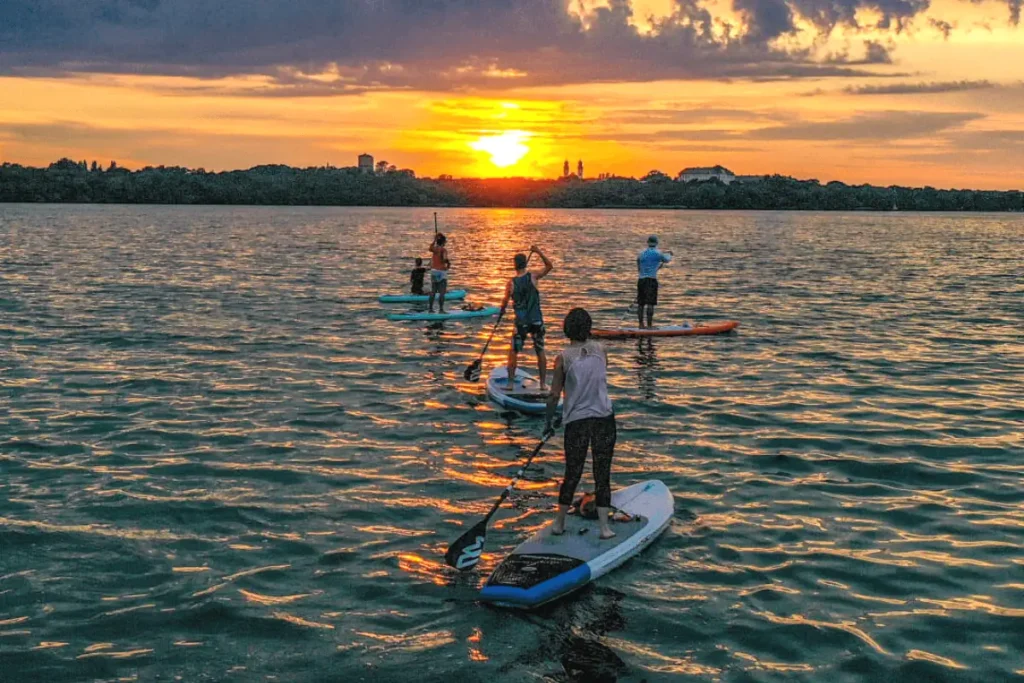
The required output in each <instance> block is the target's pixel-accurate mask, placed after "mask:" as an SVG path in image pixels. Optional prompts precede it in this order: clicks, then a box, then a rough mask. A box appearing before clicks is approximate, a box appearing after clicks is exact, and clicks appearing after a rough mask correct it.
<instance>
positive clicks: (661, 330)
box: [591, 320, 740, 338]
mask: <svg viewBox="0 0 1024 683" xmlns="http://www.w3.org/2000/svg"><path fill="white" fill-rule="evenodd" d="M739 325H740V323H739V321H737V320H723V321H721V322H717V323H707V324H701V325H667V326H665V327H622V328H617V329H608V330H593V331H591V334H592V335H593V336H595V337H604V338H611V337H690V336H693V335H701V334H724V333H726V332H731V331H733V330H735V329H736V328H737V327H739Z"/></svg>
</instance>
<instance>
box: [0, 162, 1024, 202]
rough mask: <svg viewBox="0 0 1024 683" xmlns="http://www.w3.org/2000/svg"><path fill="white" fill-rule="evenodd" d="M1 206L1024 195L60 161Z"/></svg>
mask: <svg viewBox="0 0 1024 683" xmlns="http://www.w3.org/2000/svg"><path fill="white" fill-rule="evenodd" d="M0 202H49V203H60V202H73V203H110V204H115V203H116V204H255V205H283V206H296V205H317V206H478V207H536V208H683V209H754V210H760V209H768V210H813V211H856V210H869V211H891V210H894V209H896V210H901V211H1024V193H1022V192H1020V191H1009V192H1000V191H993V190H938V189H935V188H932V187H918V188H911V187H896V186H892V187H877V186H873V185H846V184H844V183H840V182H831V183H828V184H826V185H822V184H821V183H819V182H818V181H817V180H795V179H793V178H788V177H785V176H779V175H772V176H763V177H761V178H758V179H754V180H747V181H745V182H742V183H732V184H730V185H725V184H723V183H721V182H719V181H717V180H710V181H706V182H691V183H681V182H676V181H674V180H672V179H671V178H670V177H668V176H667V175H665V174H663V173H661V172H658V171H652V172H651V173H648V174H647V175H646V176H644V177H643V178H641V179H639V180H638V179H635V178H621V177H614V176H613V177H607V178H601V179H599V180H587V181H582V180H580V179H578V178H575V177H574V176H570V177H569V178H560V179H558V180H547V179H544V180H541V179H530V178H495V179H479V178H467V179H457V178H452V177H451V176H440V177H439V178H417V177H416V175H415V173H413V172H412V171H411V170H408V169H397V168H395V167H394V166H393V165H390V164H387V162H382V163H378V164H377V167H376V171H375V172H374V173H363V172H361V171H360V170H359V169H358V168H356V167H346V168H335V167H332V166H321V167H311V168H301V169H300V168H293V167H290V166H282V165H267V166H256V167H254V168H251V169H248V170H245V171H225V172H218V173H213V172H208V171H205V170H203V169H188V168H182V167H177V166H158V167H147V168H143V169H140V170H137V171H130V170H128V169H125V168H121V167H119V166H118V165H117V164H116V163H115V162H111V163H110V164H109V165H108V166H107V167H105V168H104V167H102V166H100V165H99V164H97V163H96V162H95V161H94V162H92V164H91V165H89V164H87V163H86V162H84V161H73V160H71V159H61V160H60V161H57V162H55V163H53V164H50V165H49V166H48V167H47V168H33V167H27V166H20V165H18V164H6V163H5V164H3V165H2V166H0Z"/></svg>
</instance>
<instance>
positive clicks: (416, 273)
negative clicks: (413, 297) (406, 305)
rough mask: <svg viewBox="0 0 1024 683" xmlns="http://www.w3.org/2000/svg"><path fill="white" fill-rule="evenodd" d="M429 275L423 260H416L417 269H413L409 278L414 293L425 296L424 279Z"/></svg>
mask: <svg viewBox="0 0 1024 683" xmlns="http://www.w3.org/2000/svg"><path fill="white" fill-rule="evenodd" d="M426 274H427V269H426V268H424V267H423V259H421V258H418V259H416V267H415V268H413V269H412V273H411V274H410V276H409V282H410V283H411V284H412V293H413V294H420V295H425V294H426V292H424V291H423V278H424V277H425V276H426Z"/></svg>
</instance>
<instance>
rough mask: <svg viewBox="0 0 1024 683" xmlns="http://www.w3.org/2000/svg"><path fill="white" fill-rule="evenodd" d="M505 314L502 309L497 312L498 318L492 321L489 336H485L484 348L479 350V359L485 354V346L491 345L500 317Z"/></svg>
mask: <svg viewBox="0 0 1024 683" xmlns="http://www.w3.org/2000/svg"><path fill="white" fill-rule="evenodd" d="M504 316H505V312H504V311H502V312H501V313H499V314H498V319H497V320H495V321H494V327H492V328H491V336H489V337H487V342H486V343H485V344H484V350H483V351H481V352H480V360H482V359H483V357H484V356H485V355H486V354H487V347H489V346H490V345H491V342H492V341H493V340H494V333H495V332H497V331H498V326H499V325H501V319H502V318H503V317H504Z"/></svg>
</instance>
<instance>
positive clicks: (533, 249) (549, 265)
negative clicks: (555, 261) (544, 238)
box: [530, 245, 554, 280]
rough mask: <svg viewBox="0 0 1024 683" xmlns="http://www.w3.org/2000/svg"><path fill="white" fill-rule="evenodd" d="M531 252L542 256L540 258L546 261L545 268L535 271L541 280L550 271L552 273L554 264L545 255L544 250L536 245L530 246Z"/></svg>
mask: <svg viewBox="0 0 1024 683" xmlns="http://www.w3.org/2000/svg"><path fill="white" fill-rule="evenodd" d="M530 253H532V254H536V255H537V256H540V260H541V261H543V262H544V270H542V271H540V272H539V273H534V275H535V276H536V277H537V279H538V280H539V279H541V278H542V277H544V276H545V275H547V274H548V273H550V272H551V269H552V268H554V265H552V263H551V261H550V260H549V259H548V257H547V256H545V255H544V252H543V251H541V250H540V249H538V248H537V247H536V246H535V245H531V246H530Z"/></svg>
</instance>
